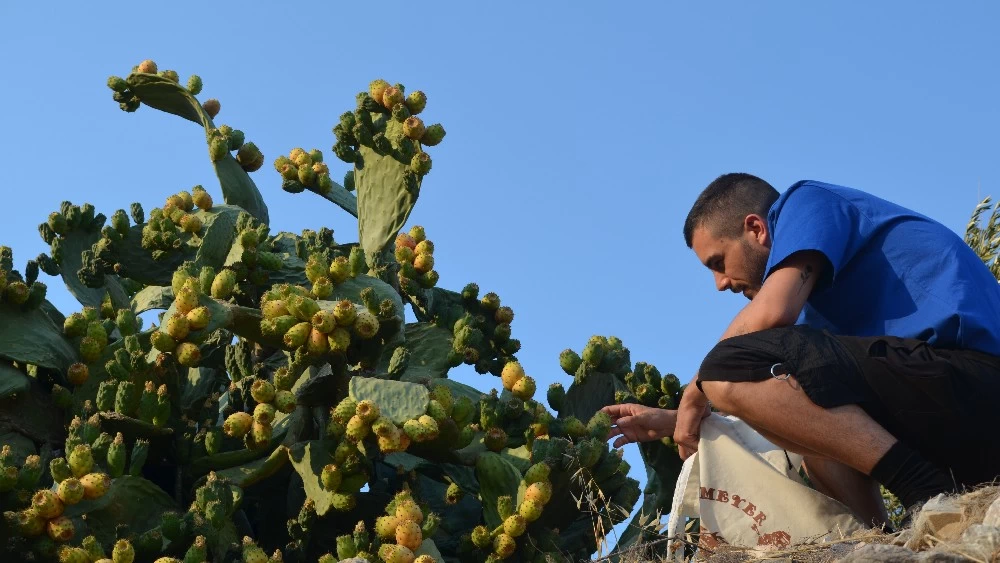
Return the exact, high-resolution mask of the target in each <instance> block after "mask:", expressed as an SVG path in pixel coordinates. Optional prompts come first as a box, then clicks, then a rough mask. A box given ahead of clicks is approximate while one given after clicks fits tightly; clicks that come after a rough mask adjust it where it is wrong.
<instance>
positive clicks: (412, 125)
mask: <svg viewBox="0 0 1000 563" xmlns="http://www.w3.org/2000/svg"><path fill="white" fill-rule="evenodd" d="M424 129H425V127H424V122H423V120H422V119H420V118H419V117H417V116H415V115H411V116H410V117H407V118H406V120H405V121H403V135H406V136H407V137H409V138H411V139H413V140H415V141H419V140H420V137H423V136H424Z"/></svg>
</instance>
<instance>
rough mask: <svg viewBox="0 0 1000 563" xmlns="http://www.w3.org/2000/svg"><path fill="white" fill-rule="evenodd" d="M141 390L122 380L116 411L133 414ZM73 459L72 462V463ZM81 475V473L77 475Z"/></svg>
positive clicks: (116, 401)
mask: <svg viewBox="0 0 1000 563" xmlns="http://www.w3.org/2000/svg"><path fill="white" fill-rule="evenodd" d="M139 398H140V397H139V392H138V390H136V388H135V384H134V383H132V382H131V381H122V382H120V383H119V384H118V392H117V393H116V394H115V412H117V413H120V414H124V415H125V416H131V415H132V412H133V411H134V410H135V409H136V408H137V407H138V402H139ZM72 461H73V460H72V459H71V460H70V462H71V463H72ZM77 477H79V475H77Z"/></svg>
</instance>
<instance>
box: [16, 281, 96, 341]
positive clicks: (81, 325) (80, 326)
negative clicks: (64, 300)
mask: <svg viewBox="0 0 1000 563" xmlns="http://www.w3.org/2000/svg"><path fill="white" fill-rule="evenodd" d="M0 277H2V276H0ZM87 324H88V321H87V319H86V318H85V317H84V316H83V315H82V314H80V313H73V314H72V315H70V316H68V317H66V320H65V321H63V334H65V335H66V337H67V338H76V337H78V336H83V335H84V334H86V333H87Z"/></svg>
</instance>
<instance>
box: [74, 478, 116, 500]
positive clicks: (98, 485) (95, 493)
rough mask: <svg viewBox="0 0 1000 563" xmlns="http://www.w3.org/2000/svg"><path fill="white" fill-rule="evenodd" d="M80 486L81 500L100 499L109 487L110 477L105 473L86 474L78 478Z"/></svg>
mask: <svg viewBox="0 0 1000 563" xmlns="http://www.w3.org/2000/svg"><path fill="white" fill-rule="evenodd" d="M80 484H81V485H83V498H85V499H95V498H101V497H102V496H104V493H106V492H108V488H109V487H111V477H108V474H107V473H88V474H86V475H84V476H83V477H80Z"/></svg>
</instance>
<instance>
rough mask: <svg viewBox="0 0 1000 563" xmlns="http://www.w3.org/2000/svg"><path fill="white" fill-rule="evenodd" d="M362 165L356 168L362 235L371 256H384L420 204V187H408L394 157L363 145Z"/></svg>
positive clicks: (400, 164)
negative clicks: (415, 206) (418, 197)
mask: <svg viewBox="0 0 1000 563" xmlns="http://www.w3.org/2000/svg"><path fill="white" fill-rule="evenodd" d="M360 152H361V159H362V161H361V163H355V165H354V183H355V186H356V188H357V193H358V233H359V240H360V242H361V247H362V248H364V249H365V254H366V255H367V256H368V257H369V264H371V263H372V261H371V260H372V257H373V256H376V255H377V254H379V253H381V251H382V249H384V248H386V247H387V246H388V245H389V244H390V243H391V242H393V241H394V240H395V238H396V233H398V232H399V230H400V229H402V228H403V225H405V224H406V220H407V219H408V218H409V217H410V212H411V211H413V206H414V204H416V202H417V195H418V193H417V192H418V191H419V187H417V189H416V190H413V191H411V190H410V189H408V188H407V181H406V178H405V177H404V172H405V171H406V170H407V168H408V165H409V163H406V164H403V163H401V162H399V161H398V160H396V159H395V158H393V157H392V156H382V155H380V154H378V153H377V152H375V151H374V150H372V149H371V148H369V147H366V146H361V148H360Z"/></svg>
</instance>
